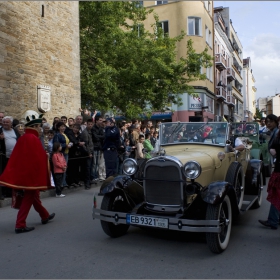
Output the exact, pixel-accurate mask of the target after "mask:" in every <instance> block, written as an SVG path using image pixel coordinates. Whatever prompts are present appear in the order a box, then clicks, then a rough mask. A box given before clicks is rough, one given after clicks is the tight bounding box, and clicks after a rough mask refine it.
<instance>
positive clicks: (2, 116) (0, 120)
mask: <svg viewBox="0 0 280 280" xmlns="http://www.w3.org/2000/svg"><path fill="white" fill-rule="evenodd" d="M4 117H5V114H4V113H3V112H0V128H1V127H2V121H3V118H4Z"/></svg>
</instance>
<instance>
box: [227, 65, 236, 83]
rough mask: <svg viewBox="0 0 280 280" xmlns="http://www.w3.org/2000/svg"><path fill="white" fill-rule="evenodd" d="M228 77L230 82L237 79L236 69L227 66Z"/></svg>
mask: <svg viewBox="0 0 280 280" xmlns="http://www.w3.org/2000/svg"><path fill="white" fill-rule="evenodd" d="M227 79H228V81H229V82H231V81H233V80H235V71H234V70H233V69H232V68H231V67H228V68H227Z"/></svg>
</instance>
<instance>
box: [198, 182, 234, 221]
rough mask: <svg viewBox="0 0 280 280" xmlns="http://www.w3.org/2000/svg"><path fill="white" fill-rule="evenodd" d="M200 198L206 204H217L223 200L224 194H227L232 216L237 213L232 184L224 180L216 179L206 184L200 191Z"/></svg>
mask: <svg viewBox="0 0 280 280" xmlns="http://www.w3.org/2000/svg"><path fill="white" fill-rule="evenodd" d="M200 195H201V198H202V200H203V201H204V202H206V203H208V204H213V205H214V204H219V203H222V202H223V201H224V198H225V196H226V195H228V196H229V199H230V203H231V207H232V213H233V216H237V215H238V214H239V209H238V203H237V199H236V194H235V190H234V188H233V186H232V185H231V184H230V183H228V182H225V181H216V182H213V183H211V184H209V185H208V187H207V188H205V190H204V191H202V192H201V193H200Z"/></svg>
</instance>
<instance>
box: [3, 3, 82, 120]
mask: <svg viewBox="0 0 280 280" xmlns="http://www.w3.org/2000/svg"><path fill="white" fill-rule="evenodd" d="M41 85H43V88H45V89H47V91H48V96H49V101H50V104H49V105H50V106H49V108H48V109H47V110H46V111H47V112H46V114H45V117H46V118H47V120H48V122H49V123H52V119H53V117H54V116H59V117H60V116H62V115H65V116H67V117H75V116H76V115H77V114H78V113H79V107H80V106H81V93H80V51H79V2H77V1H64V2H57V1H32V2H31V1H30V2H21V1H20V2H17V1H4V2H0V112H5V114H6V115H11V116H13V117H14V118H18V119H19V118H20V117H21V115H22V113H23V112H24V111H26V110H28V109H32V110H35V111H37V112H39V110H38V106H39V105H38V96H39V95H38V91H39V90H38V88H39V87H40V86H41ZM41 88H42V86H41ZM39 107H40V106H39Z"/></svg>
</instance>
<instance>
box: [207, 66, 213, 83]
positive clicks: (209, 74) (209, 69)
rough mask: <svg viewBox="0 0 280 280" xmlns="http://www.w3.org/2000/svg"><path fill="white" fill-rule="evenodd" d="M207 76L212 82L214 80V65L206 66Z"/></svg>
mask: <svg viewBox="0 0 280 280" xmlns="http://www.w3.org/2000/svg"><path fill="white" fill-rule="evenodd" d="M206 77H207V79H208V80H209V81H210V82H213V67H212V66H211V67H208V68H206Z"/></svg>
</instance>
